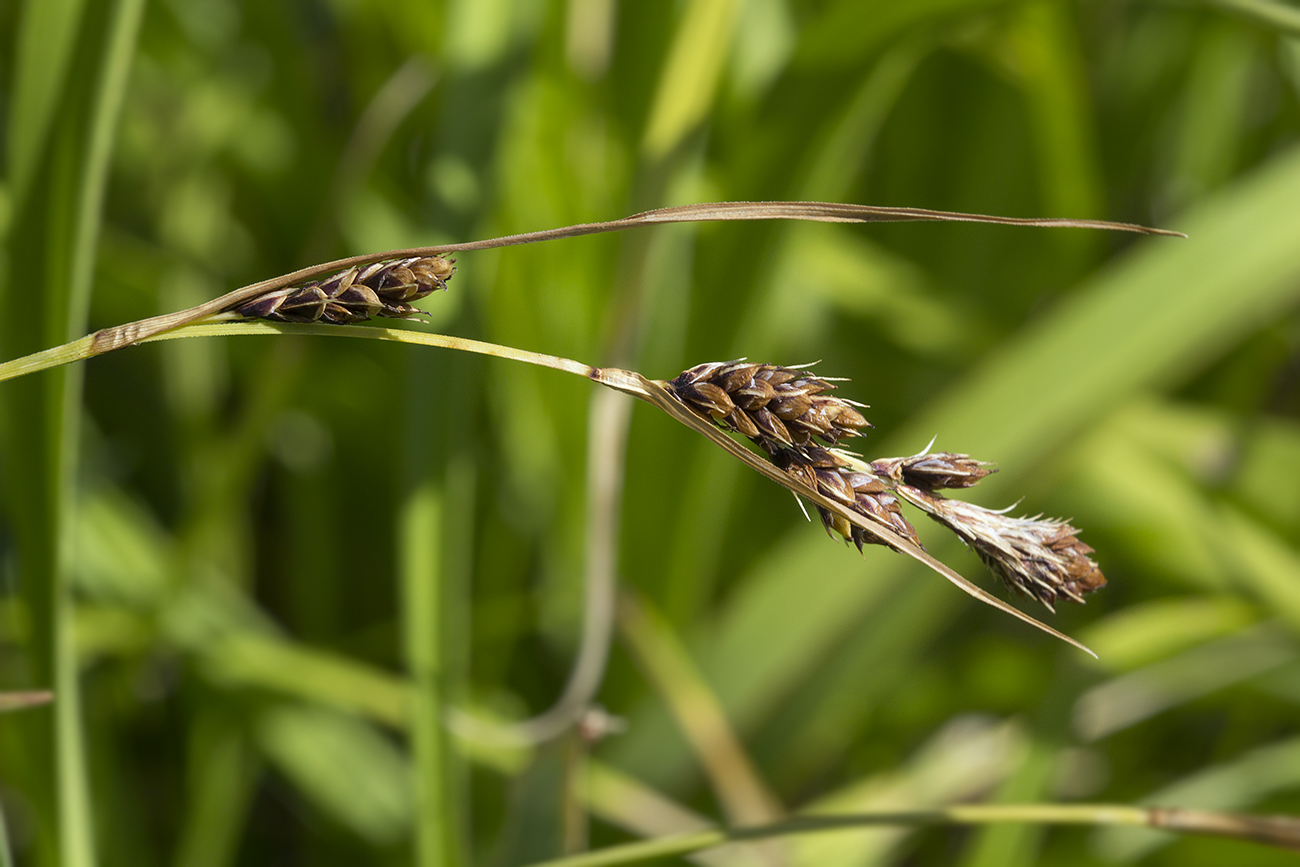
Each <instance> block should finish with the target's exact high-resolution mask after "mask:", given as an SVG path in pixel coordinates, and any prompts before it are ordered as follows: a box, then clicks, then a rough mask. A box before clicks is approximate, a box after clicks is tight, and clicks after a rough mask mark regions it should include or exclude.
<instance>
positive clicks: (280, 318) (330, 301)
mask: <svg viewBox="0 0 1300 867" xmlns="http://www.w3.org/2000/svg"><path fill="white" fill-rule="evenodd" d="M453 262H454V260H452V259H444V258H442V257H441V256H425V257H416V258H412V259H396V260H392V261H388V262H375V263H373V264H370V265H364V266H358V267H355V268H349V269H347V270H346V271H340V272H339V273H337V274H335V275H333V276H332V277H329V278H327V279H325V280H321V281H318V282H312V283H307V284H305V285H302V286H290V287H288V288H285V289H278V290H276V291H274V292H268V293H267V294H265V295H262V296H259V297H257V298H254V299H252V300H250V301H244V302H242V303H240V304H239V305H237V306H235V307H233V308H231V310H232V311H233V312H234V313H236V314H238V315H240V316H243V317H246V318H248V319H270V320H272V321H275V322H298V323H306V322H318V321H321V322H331V323H334V324H345V323H348V322H360V321H362V320H364V319H369V318H371V317H372V316H384V317H387V318H390V319H402V318H405V317H407V316H411V315H413V314H416V313H419V312H421V311H420V310H419V308H416V307H413V306H411V304H410V302H411V301H417V300H419V299H421V298H423V297H425V296H426V295H428V294H430V293H431V292H434V291H436V290H438V289H446V288H447V281H448V280H450V279H451V276H452V274H454V273H455V272H456V268H455V266H454V264H453Z"/></svg>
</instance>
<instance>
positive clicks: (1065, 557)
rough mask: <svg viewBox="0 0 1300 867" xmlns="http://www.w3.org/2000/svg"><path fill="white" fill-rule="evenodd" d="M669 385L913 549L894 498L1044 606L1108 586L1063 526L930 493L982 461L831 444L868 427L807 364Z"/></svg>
mask: <svg viewBox="0 0 1300 867" xmlns="http://www.w3.org/2000/svg"><path fill="white" fill-rule="evenodd" d="M667 386H668V388H669V389H670V390H671V391H672V393H673V394H674V395H676V397H677V398H678V399H679V400H680V401H681V402H682V403H683V404H685V405H686V406H688V407H690V408H691V409H692V410H694V411H695V412H696V413H698V414H700V415H703V416H706V417H708V418H711V419H713V421H715V422H716V423H717V424H718V425H719V426H721V427H723V428H725V429H727V430H730V431H734V432H736V433H739V434H741V435H742V436H745V437H747V438H748V439H749V440H751V441H752V442H754V443H755V444H756V445H758V446H759V447H760V448H761V449H763V451H765V452H766V453H767V454H768V456H769V458H770V459H771V461H772V463H773V464H775V465H776V466H777V467H778V468H779V469H781V470H784V471H785V472H786V473H788V474H789V475H791V476H793V477H795V478H797V479H799V480H800V481H802V482H803V483H804V484H806V485H808V486H809V487H811V488H813V489H814V490H816V491H818V492H819V493H821V494H822V495H823V496H825V497H827V498H828V499H831V500H834V501H836V502H838V503H840V504H841V505H843V506H844V507H845V508H846V509H849V510H851V511H855V512H857V513H858V514H861V515H865V516H868V517H871V518H874V519H876V520H877V521H879V522H880V523H883V524H884V525H886V526H888V527H889V528H890V529H892V530H894V532H896V533H897V534H898V535H900V536H902V537H903V538H905V539H908V540H910V541H911V542H913V543H915V544H917V545H920V539H919V538H918V537H917V533H916V530H915V528H913V527H912V525H911V523H909V522H908V520H907V519H906V518H905V517H904V516H903V512H902V509H901V508H900V502H907V503H909V504H911V505H912V506H915V507H916V508H918V509H921V510H922V511H923V512H925V513H926V514H928V515H929V516H930V517H931V518H933V519H934V520H935V521H937V522H939V523H940V524H942V525H943V526H945V527H947V528H948V529H950V530H952V531H953V532H954V533H956V534H957V536H958V537H959V538H960V539H961V540H962V541H963V542H965V543H966V544H967V545H968V546H969V547H970V548H971V549H972V550H974V551H975V553H976V554H977V555H979V557H980V559H981V560H983V561H984V563H985V564H986V565H987V566H988V567H989V568H990V569H991V570H992V571H993V573H994V574H995V575H997V576H998V577H999V578H1001V579H1002V580H1003V581H1004V582H1005V583H1006V584H1007V585H1008V586H1010V587H1011V588H1012V589H1014V590H1016V591H1017V592H1019V593H1023V594H1026V595H1028V596H1032V597H1033V598H1035V599H1037V600H1038V601H1039V602H1041V603H1043V604H1044V605H1046V606H1047V607H1048V608H1052V606H1053V605H1054V603H1055V602H1056V600H1057V599H1061V598H1064V599H1069V600H1071V601H1073V602H1082V601H1083V596H1084V594H1086V593H1089V592H1091V591H1093V590H1096V589H1097V588H1099V587H1101V586H1103V585H1104V584H1105V583H1106V579H1105V578H1104V577H1103V576H1102V574H1101V570H1100V569H1099V568H1098V567H1097V564H1096V563H1095V562H1093V560H1092V559H1091V558H1090V557H1089V556H1088V555H1089V554H1091V553H1092V552H1093V551H1092V548H1090V547H1088V546H1087V545H1085V544H1084V543H1082V542H1080V541H1079V540H1078V539H1077V538H1076V536H1075V534H1076V533H1078V532H1079V531H1078V530H1076V529H1075V528H1074V527H1071V526H1070V525H1069V524H1068V523H1066V522H1064V521H1054V520H1044V519H1042V518H1038V517H1035V518H1011V517H1008V516H1007V515H1006V514H1005V513H1004V512H996V511H991V510H989V509H984V508H982V507H980V506H974V505H971V504H970V503H966V502H963V501H961V500H950V499H948V498H946V497H944V496H942V495H941V494H939V493H937V492H938V491H939V490H942V489H945V488H948V489H951V488H968V487H971V486H972V485H974V484H976V483H977V482H979V480H980V479H982V478H984V477H985V476H987V475H988V474H989V473H992V472H995V470H994V469H993V468H992V467H990V465H989V464H987V463H985V462H983V461H978V460H975V459H974V458H972V457H970V456H969V455H963V454H954V453H951V452H930V451H929V449H928V448H927V449H926V450H925V451H923V452H921V453H920V454H916V455H912V456H910V457H905V458H884V459H881V460H876V461H872V462H871V463H867V462H865V461H863V460H861V459H860V458H858V457H857V456H856V455H853V454H852V453H850V452H847V451H844V450H843V449H840V448H836V446H837V445H838V443H839V441H840V440H841V439H844V438H847V437H856V436H861V435H862V433H863V431H864V430H865V429H866V428H869V427H871V425H870V423H869V422H868V421H867V420H866V418H864V417H863V415H862V413H861V412H859V411H858V408H859V407H862V405H861V404H856V403H853V402H851V401H847V400H844V399H843V398H839V397H836V396H834V395H831V394H828V392H831V391H833V390H835V385H834V384H833V383H832V382H831V381H829V380H827V379H823V378H820V377H817V376H814V375H813V374H812V373H810V372H809V371H808V370H807V369H805V368H791V367H778V366H775V365H771V364H752V363H750V362H747V361H743V360H741V361H729V362H713V363H709V364H701V365H697V366H695V367H692V368H690V369H689V370H686V371H684V372H683V373H681V374H680V375H679V376H677V377H676V378H675V379H672V380H670V381H669V382H668V383H667ZM863 408H865V407H863ZM817 512H818V515H819V516H820V517H821V520H822V524H823V525H824V526H825V527H826V530H827V532H833V533H838V534H839V535H841V536H843V537H844V538H845V539H847V540H850V541H852V542H853V543H854V544H855V545H857V546H858V548H859V550H861V548H862V546H863V545H866V544H875V543H881V541H882V540H881V539H880V537H878V536H875V535H873V534H872V533H871V531H869V530H866V529H864V528H862V527H859V526H857V525H856V524H852V523H850V522H849V521H847V520H845V518H844V517H843V516H841V515H838V514H836V513H834V512H832V511H830V510H829V509H825V508H822V507H821V506H818V507H817Z"/></svg>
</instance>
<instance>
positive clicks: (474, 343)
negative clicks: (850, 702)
mask: <svg viewBox="0 0 1300 867" xmlns="http://www.w3.org/2000/svg"><path fill="white" fill-rule="evenodd" d="M281 333H295V334H319V335H332V336H335V337H365V338H369V339H372V340H388V341H395V342H398V343H412V344H417V345H422V346H437V347H442V348H447V349H458V350H462V351H465V352H474V353H478V354H480V355H491V356H494V357H497V358H507V359H511V360H514V361H522V362H525V363H528V364H536V365H540V366H542V367H549V368H551V369H553V370H562V371H565V372H566V373H573V374H576V375H578V376H583V377H586V378H587V379H590V380H592V381H593V382H598V383H600V384H601V385H603V386H606V387H607V388H612V389H614V390H616V391H621V392H623V393H624V394H630V395H633V396H635V397H639V398H641V399H642V400H644V401H646V402H647V403H649V404H652V405H653V406H655V407H657V408H659V409H660V410H663V411H664V412H665V413H667V414H668V415H669V416H670V417H672V418H674V419H676V420H677V421H679V422H681V423H682V424H684V425H686V426H687V427H689V428H691V429H692V430H694V431H695V432H697V433H698V434H700V435H701V436H703V437H705V438H707V439H710V440H712V441H713V442H714V443H715V444H716V445H717V446H718V447H719V448H721V449H723V450H724V451H726V452H727V453H729V454H730V455H731V456H732V457H734V458H736V460H738V461H740V462H741V463H743V464H746V465H747V466H749V467H750V468H751V469H753V470H754V471H756V472H758V473H760V474H762V475H764V476H767V477H768V478H769V479H771V480H772V481H774V482H776V483H777V484H778V485H781V486H783V487H785V488H787V489H789V490H790V491H793V492H794V493H795V494H797V495H798V496H800V497H803V498H804V499H806V500H809V501H811V502H813V503H815V504H817V505H818V506H820V507H822V508H823V509H828V510H830V511H831V512H833V513H835V514H837V515H839V516H840V517H842V518H844V520H846V521H848V522H849V523H851V524H854V525H855V526H858V527H862V528H863V529H865V530H867V531H869V532H870V533H871V534H872V535H873V536H874V537H876V538H878V539H879V540H880V541H881V542H882V543H884V544H885V545H887V546H888V547H890V548H892V549H893V550H895V551H898V552H899V553H902V554H906V555H907V556H909V557H911V558H912V559H914V560H917V561H919V562H920V563H923V564H925V565H926V566H927V567H929V568H930V569H932V570H934V571H935V572H938V573H939V574H940V575H942V576H943V577H944V578H945V579H947V580H948V581H949V582H951V583H952V584H954V585H956V586H957V587H958V588H960V589H961V590H962V592H964V593H966V594H967V595H969V596H973V597H975V598H976V599H978V600H980V601H981V602H983V603H984V604H985V605H989V606H992V607H993V608H996V609H998V610H999V611H1002V612H1004V613H1006V614H1009V615H1011V616H1012V617H1014V618H1016V619H1017V620H1020V621H1022V622H1024V623H1028V624H1029V625H1030V626H1033V627H1034V628H1035V629H1039V630H1041V631H1043V632H1046V633H1047V634H1048V635H1052V636H1055V637H1056V638H1059V639H1060V640H1062V641H1064V642H1066V643H1067V644H1072V645H1074V646H1075V647H1077V648H1079V649H1080V650H1082V651H1083V652H1084V653H1087V654H1089V655H1090V656H1094V657H1095V656H1096V654H1095V653H1093V652H1092V651H1091V650H1089V649H1088V648H1087V647H1085V646H1084V645H1082V644H1080V643H1079V642H1077V641H1075V640H1074V639H1073V638H1071V637H1069V636H1068V635H1065V634H1064V633H1062V632H1059V631H1058V630H1055V629H1053V628H1052V627H1050V626H1048V625H1047V624H1045V623H1043V622H1041V621H1039V620H1036V619H1035V618H1033V617H1030V616H1029V615H1028V614H1026V613H1024V612H1023V611H1021V610H1020V609H1018V608H1015V607H1014V606H1012V605H1010V604H1008V603H1006V602H1004V601H1002V600H1001V599H999V598H997V597H996V596H994V595H992V594H991V593H989V592H988V591H987V590H984V589H983V588H981V587H979V586H977V585H975V584H973V583H971V582H970V581H969V580H968V579H966V578H964V577H962V576H961V575H960V574H958V573H957V572H955V571H954V570H953V569H952V568H950V567H949V566H948V565H946V564H945V563H942V562H940V561H939V560H936V559H935V558H934V557H933V556H931V555H930V554H928V553H926V552H925V551H923V550H922V549H921V548H920V547H918V546H917V545H915V544H913V543H912V542H911V541H909V540H907V539H904V538H903V537H901V536H899V535H898V534H897V533H896V532H894V530H893V529H892V528H890V527H889V526H888V525H886V524H885V523H883V522H882V521H879V520H877V519H874V518H871V517H868V516H867V515H865V514H862V513H859V512H856V511H852V510H850V509H847V508H845V507H844V505H843V504H842V503H839V502H837V501H835V500H832V499H830V498H829V497H827V496H826V495H825V494H823V493H821V492H820V491H817V490H814V489H813V488H811V487H809V486H808V485H807V484H806V483H804V482H803V481H801V480H799V479H797V478H795V477H794V476H792V475H790V474H789V473H786V472H785V471H783V470H780V469H778V468H777V467H776V466H775V465H773V464H772V463H770V462H769V461H766V460H764V459H763V458H761V457H759V456H758V455H756V454H754V452H752V451H750V450H749V449H747V448H745V447H744V446H742V445H740V444H739V443H737V442H736V441H735V440H733V439H732V438H731V437H729V436H727V435H726V434H725V433H723V432H722V431H721V430H719V429H718V427H717V426H716V425H715V424H713V423H712V422H711V421H709V420H707V419H705V418H703V417H701V416H700V415H698V414H697V413H696V412H695V411H693V410H691V409H688V408H687V407H686V406H685V405H684V404H682V403H681V401H679V400H677V399H676V398H675V397H674V396H673V395H672V393H671V392H670V391H669V390H668V388H667V387H666V386H665V384H664V383H661V382H656V381H654V380H650V379H646V378H645V377H644V376H642V375H641V374H639V373H637V372H635V371H631V370H620V369H618V368H615V367H591V366H590V365H586V364H583V363H581V362H579V361H573V360H571V359H568V358H560V357H559V356H555V355H545V354H543V353H538V352H529V351H527V350H524V349H515V348H514V347H509V346H498V345H497V344H494V343H484V342H482V341H478V340H467V339H465V338H460V337H450V336H448V335H445V334H431V333H428V332H423V331H414V330H406V329H399V328H388V327H358V326H353V325H323V324H319V323H317V324H313V325H293V326H288V327H284V326H278V325H274V324H269V323H261V322H231V323H229V324H226V325H222V324H216V323H210V324H205V325H191V326H185V327H183V328H178V329H175V330H172V331H168V332H163V333H159V334H154V335H152V336H151V337H146V338H142V342H147V341H148V340H151V339H170V338H174V337H199V336H211V335H216V334H281Z"/></svg>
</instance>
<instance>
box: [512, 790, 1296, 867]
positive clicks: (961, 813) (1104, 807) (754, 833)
mask: <svg viewBox="0 0 1300 867" xmlns="http://www.w3.org/2000/svg"><path fill="white" fill-rule="evenodd" d="M1006 822H1027V823H1033V824H1041V825H1128V826H1134V827H1146V828H1163V829H1166V830H1171V831H1182V832H1185V833H1193V834H1206V835H1212V836H1221V837H1235V838H1238V839H1245V840H1254V841H1256V842H1259V843H1266V844H1269V845H1274V846H1280V847H1283V848H1288V849H1300V820H1297V819H1294V818H1291V817H1282V816H1278V817H1272V816H1239V815H1231V814H1227V813H1208V812H1202V811H1199V810H1180V809H1167V808H1159V807H1129V806H1124V805H1120V804H971V805H963V806H955V807H944V808H940V809H934V810H897V811H895V810H890V811H881V812H878V813H861V814H857V815H852V816H805V817H800V818H797V819H791V820H789V821H786V822H776V823H773V824H771V825H762V826H758V827H751V828H735V829H724V828H717V829H713V830H708V831H693V832H691V833H687V834H677V835H673V836H669V837H660V838H658V839H655V840H645V841H642V842H638V843H627V844H624V845H621V846H610V847H608V848H605V849H600V850H597V851H595V852H587V853H584V854H582V855H574V856H570V857H568V858H556V859H554V860H551V861H543V862H538V863H536V864H534V865H532V867H606V865H614V864H634V863H637V862H640V861H648V860H650V859H652V858H666V857H670V856H674V855H686V854H689V853H691V852H698V851H700V850H701V849H709V848H712V847H714V846H720V845H722V844H724V843H738V842H744V841H748V840H759V839H765V838H769V837H786V836H793V835H798V834H812V833H818V832H825V831H843V830H847V829H851V828H870V827H873V826H881V825H893V826H897V825H909V826H918V827H919V826H926V825H989V824H1001V823H1006Z"/></svg>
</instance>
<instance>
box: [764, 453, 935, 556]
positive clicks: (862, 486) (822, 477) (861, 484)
mask: <svg viewBox="0 0 1300 867" xmlns="http://www.w3.org/2000/svg"><path fill="white" fill-rule="evenodd" d="M771 455H772V463H774V464H776V465H777V466H778V467H780V468H781V469H783V470H785V471H786V472H787V473H789V474H790V475H792V476H795V477H796V478H798V479H800V480H802V481H803V482H804V483H805V484H807V485H808V486H809V487H810V488H815V489H816V490H818V491H819V492H821V493H822V494H824V495H825V496H827V497H829V498H830V499H832V500H837V501H838V502H840V503H843V504H844V506H845V507H847V508H849V509H852V510H853V511H855V512H858V513H860V514H863V515H869V516H871V517H873V518H875V519H877V520H878V521H880V522H881V523H883V524H885V525H887V526H888V527H889V528H890V529H892V530H893V531H894V532H896V533H898V535H900V536H902V537H903V538H904V539H907V540H908V541H910V542H912V543H913V544H914V545H916V546H918V547H920V546H921V540H920V537H918V536H917V535H916V528H915V527H913V526H912V525H911V524H910V523H909V522H908V520H907V519H906V518H904V517H903V510H902V509H901V508H900V507H899V501H898V497H897V496H896V495H895V494H894V492H893V491H891V490H890V485H889V484H888V483H887V482H886V481H885V480H883V479H881V478H879V477H878V476H876V475H874V474H872V473H868V472H862V471H860V470H856V469H854V468H853V467H852V466H851V465H850V464H849V462H848V461H847V460H846V459H845V458H844V457H843V456H842V455H841V454H840V453H837V452H834V451H831V450H830V449H824V448H820V447H818V446H808V447H806V448H803V449H795V448H779V449H777V450H775V451H773V452H771ZM817 514H818V516H819V517H820V518H821V520H822V526H823V527H825V528H826V532H827V533H837V534H839V535H840V536H843V537H844V538H845V539H847V540H849V541H851V542H853V544H855V545H857V546H858V550H859V551H860V550H862V546H863V545H879V544H883V543H882V541H881V540H880V538H879V537H877V536H873V535H872V534H871V533H870V532H869V531H867V530H864V529H863V528H861V527H859V526H857V525H856V524H851V523H849V522H848V521H846V520H845V519H844V517H843V516H841V515H837V514H835V513H834V512H832V511H830V510H829V509H823V508H822V507H820V506H818V507H817Z"/></svg>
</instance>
